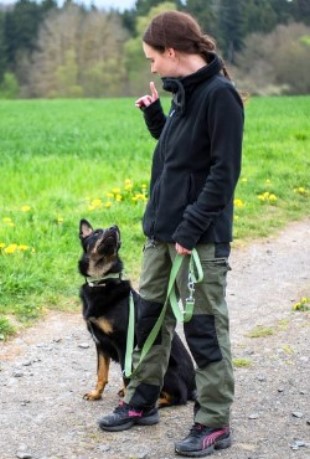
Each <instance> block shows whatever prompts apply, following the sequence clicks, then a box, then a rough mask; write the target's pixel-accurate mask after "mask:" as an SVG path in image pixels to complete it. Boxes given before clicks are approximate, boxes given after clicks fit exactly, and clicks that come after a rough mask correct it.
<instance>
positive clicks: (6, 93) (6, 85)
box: [0, 72, 19, 99]
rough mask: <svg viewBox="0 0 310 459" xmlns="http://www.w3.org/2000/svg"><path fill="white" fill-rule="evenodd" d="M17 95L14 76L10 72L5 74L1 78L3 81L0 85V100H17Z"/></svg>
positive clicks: (17, 87)
mask: <svg viewBox="0 0 310 459" xmlns="http://www.w3.org/2000/svg"><path fill="white" fill-rule="evenodd" d="M18 95H19V84H18V81H17V79H16V77H15V75H14V74H13V73H11V72H6V73H5V74H4V76H3V81H2V83H1V85H0V98H1V99H17V97H18Z"/></svg>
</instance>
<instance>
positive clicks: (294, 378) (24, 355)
mask: <svg viewBox="0 0 310 459" xmlns="http://www.w3.org/2000/svg"><path fill="white" fill-rule="evenodd" d="M230 264H231V266H232V271H231V272H230V273H229V279H228V283H229V284H228V295H227V296H228V303H229V308H230V318H231V336H232V345H233V355H234V359H235V364H236V368H235V379H236V398H235V403H234V405H233V410H232V429H233V439H234V442H233V445H232V447H231V448H229V449H227V450H224V451H221V452H216V453H215V454H214V456H212V457H214V458H222V459H306V458H310V435H309V431H310V396H309V395H310V371H309V368H310V365H309V363H310V352H309V349H310V345H309V330H310V327H309V325H310V315H309V313H308V312H293V311H292V305H293V304H294V303H296V302H297V301H299V300H300V298H301V297H303V296H307V297H309V296H310V220H309V219H308V220H304V221H302V222H298V223H293V224H291V225H289V226H288V227H287V228H286V229H285V230H283V231H282V232H280V233H279V234H278V235H276V236H274V237H270V238H268V239H264V240H260V241H255V242H253V243H251V245H248V246H245V247H243V248H236V249H234V250H233V253H232V256H231V261H230ZM77 288H78V286H77ZM257 326H264V327H268V330H267V331H269V333H271V334H269V335H267V334H266V333H264V332H263V333H261V334H262V335H265V336H260V337H256V338H253V337H251V336H250V335H251V334H252V332H253V331H254V330H256V329H257V328H256V327H257ZM0 359H1V367H0V386H1V393H0V404H1V408H0V459H14V458H16V457H17V458H20V459H22V458H24V459H27V458H29V459H31V458H33V459H101V458H109V459H122V458H124V459H173V458H175V457H177V456H175V455H174V448H173V444H174V441H176V440H178V439H180V438H182V437H183V436H185V434H187V432H188V429H189V427H190V425H191V423H192V409H193V406H192V403H189V404H188V405H187V406H182V407H177V408H166V409H164V410H161V413H160V414H161V422H160V423H159V424H158V425H156V426H152V427H135V428H133V429H131V430H129V431H125V432H120V433H108V432H106V433H104V432H102V431H100V430H99V429H98V427H97V419H98V418H99V417H100V416H102V415H103V414H105V413H108V412H110V411H111V410H112V409H113V408H114V407H115V406H116V404H117V402H118V398H117V391H118V389H119V388H120V384H121V382H120V370H119V368H118V367H117V366H116V365H112V369H111V373H110V382H109V385H108V386H107V388H106V391H105V393H104V396H103V398H102V400H100V401H99V402H87V401H85V400H83V398H82V396H83V394H84V393H85V392H87V391H88V390H89V389H90V388H92V387H93V385H94V383H95V371H96V357H95V349H94V346H93V343H92V340H91V338H90V337H89V335H88V333H87V331H86V329H85V325H84V323H83V320H82V318H81V316H80V314H65V313H59V312H52V313H50V314H49V315H48V316H47V317H46V318H45V319H44V320H43V321H41V322H40V323H38V324H37V325H36V326H34V327H33V328H31V329H28V330H26V331H24V332H23V333H21V334H19V336H17V337H16V338H15V339H14V340H12V341H10V342H8V343H2V344H0ZM242 363H243V364H247V365H249V366H243V367H242V366H240V365H241V364H242Z"/></svg>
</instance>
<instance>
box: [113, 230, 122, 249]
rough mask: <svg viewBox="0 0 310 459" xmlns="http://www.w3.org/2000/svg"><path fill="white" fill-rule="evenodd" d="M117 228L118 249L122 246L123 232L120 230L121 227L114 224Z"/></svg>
mask: <svg viewBox="0 0 310 459" xmlns="http://www.w3.org/2000/svg"><path fill="white" fill-rule="evenodd" d="M114 227H115V229H116V230H117V250H119V249H120V248H121V246H122V241H121V232H120V230H119V227H118V226H117V225H114Z"/></svg>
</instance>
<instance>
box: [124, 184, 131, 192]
mask: <svg viewBox="0 0 310 459" xmlns="http://www.w3.org/2000/svg"><path fill="white" fill-rule="evenodd" d="M132 187H133V184H132V183H127V184H125V187H124V188H125V191H131V190H132Z"/></svg>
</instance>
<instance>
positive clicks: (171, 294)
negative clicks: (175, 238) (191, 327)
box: [124, 249, 203, 378]
mask: <svg viewBox="0 0 310 459" xmlns="http://www.w3.org/2000/svg"><path fill="white" fill-rule="evenodd" d="M184 258H185V256H184V255H179V254H177V255H176V257H175V259H174V261H173V264H172V268H171V273H170V278H169V283H168V290H167V296H166V301H165V303H164V306H163V308H162V310H161V313H160V315H159V317H158V319H157V321H156V323H155V325H154V327H153V329H152V330H151V332H150V334H149V336H148V337H147V340H146V341H145V343H144V346H143V348H142V350H141V356H140V360H139V363H138V365H140V363H141V362H142V360H143V359H144V358H145V356H146V355H147V353H148V352H149V350H150V349H151V347H152V346H153V344H154V341H155V339H156V337H157V335H158V333H159V331H160V329H161V326H162V323H163V320H164V317H165V315H166V310H167V306H168V304H169V302H170V304H171V308H172V311H173V313H174V315H175V318H176V320H177V321H178V322H188V321H189V320H191V318H192V315H193V312H194V304H195V301H194V296H193V293H194V291H195V284H197V283H199V282H201V281H202V280H203V271H202V267H201V263H200V259H199V256H198V253H197V250H196V249H193V250H192V253H191V256H190V263H189V274H188V288H189V292H190V295H189V297H188V298H186V302H185V308H184V307H183V305H181V304H180V303H179V302H178V300H177V296H176V292H175V282H176V278H177V275H178V272H179V270H180V268H181V265H182V262H183V260H184ZM134 316H135V313H134V301H133V295H132V293H131V294H130V298H129V324H128V330H127V345H126V356H125V368H124V374H125V376H126V377H127V378H129V377H130V376H131V375H132V353H133V348H134V332H135V330H134V329H135V319H134Z"/></svg>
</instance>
